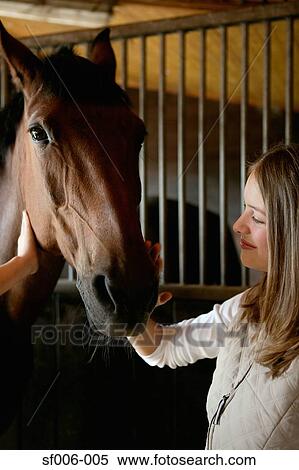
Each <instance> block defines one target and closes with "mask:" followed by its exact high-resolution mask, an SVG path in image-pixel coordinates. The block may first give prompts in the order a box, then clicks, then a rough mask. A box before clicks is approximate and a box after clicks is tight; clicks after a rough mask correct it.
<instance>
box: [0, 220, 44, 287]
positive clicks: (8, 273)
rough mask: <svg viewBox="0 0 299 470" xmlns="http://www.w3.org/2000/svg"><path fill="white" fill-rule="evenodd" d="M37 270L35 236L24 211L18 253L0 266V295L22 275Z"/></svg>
mask: <svg viewBox="0 0 299 470" xmlns="http://www.w3.org/2000/svg"><path fill="white" fill-rule="evenodd" d="M37 270H38V254H37V248H36V242H35V237H34V234H33V231H32V228H31V224H30V221H29V217H28V215H27V213H26V212H25V211H24V212H23V216H22V226H21V233H20V236H19V239H18V253H17V256H15V257H14V258H12V259H11V260H10V261H8V262H7V263H5V264H3V265H1V266H0V295H2V294H4V292H6V291H8V290H9V289H11V288H12V287H13V286H14V285H15V284H17V283H18V282H19V281H21V280H22V279H23V278H24V277H26V276H29V275H30V274H34V273H35V272H36V271H37Z"/></svg>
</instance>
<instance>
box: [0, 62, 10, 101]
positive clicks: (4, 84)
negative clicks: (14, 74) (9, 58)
mask: <svg viewBox="0 0 299 470" xmlns="http://www.w3.org/2000/svg"><path fill="white" fill-rule="evenodd" d="M9 83H10V78H9V72H8V66H7V64H6V62H5V60H4V59H3V58H2V59H1V108H3V107H4V106H5V105H7V103H8V101H9Z"/></svg>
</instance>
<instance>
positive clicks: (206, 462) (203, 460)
mask: <svg viewBox="0 0 299 470" xmlns="http://www.w3.org/2000/svg"><path fill="white" fill-rule="evenodd" d="M42 464H43V465H44V466H48V465H49V466H51V468H53V467H55V466H64V467H67V466H68V465H70V466H77V465H78V466H80V468H82V465H83V466H84V467H85V466H90V465H92V466H103V467H106V468H107V469H110V468H113V469H115V468H117V467H119V468H131V467H136V468H140V467H148V466H151V467H156V468H160V467H163V466H165V467H167V466H178V467H186V466H190V467H191V466H192V467H194V466H238V467H243V466H255V465H256V458H255V457H253V456H236V455H235V456H222V455H219V454H218V453H216V454H214V455H194V454H193V455H173V454H169V453H168V454H165V453H164V454H162V453H161V454H159V453H154V452H153V453H152V454H151V455H148V456H145V455H128V454H127V455H119V454H118V455H117V454H116V453H115V452H109V453H107V454H106V453H105V454H99V453H94V454H88V453H86V454H83V455H81V454H79V453H74V454H67V453H55V454H54V453H52V454H50V455H48V456H44V457H43V458H42Z"/></svg>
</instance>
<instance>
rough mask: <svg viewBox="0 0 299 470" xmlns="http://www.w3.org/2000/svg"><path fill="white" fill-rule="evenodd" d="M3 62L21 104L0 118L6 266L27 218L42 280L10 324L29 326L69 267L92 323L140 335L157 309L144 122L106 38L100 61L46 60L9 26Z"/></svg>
mask: <svg viewBox="0 0 299 470" xmlns="http://www.w3.org/2000/svg"><path fill="white" fill-rule="evenodd" d="M0 31H1V41H0V50H2V53H3V55H4V58H5V60H6V62H7V64H8V66H9V69H10V73H11V75H12V77H13V80H14V82H15V84H16V85H17V87H18V88H19V89H21V93H19V94H17V95H16V97H15V98H14V100H13V103H12V104H11V105H10V106H9V107H8V108H6V109H5V110H4V111H2V115H1V118H0V126H1V128H0V132H1V134H0V138H1V154H2V157H1V164H0V232H1V243H0V263H3V262H5V261H7V260H8V259H9V258H10V257H12V256H14V255H15V253H16V244H17V237H18V232H19V228H20V223H21V211H22V209H26V210H27V211H28V213H29V216H30V220H31V223H32V226H33V229H34V232H35V234H36V238H37V241H38V244H39V247H40V268H39V271H38V272H37V273H36V274H35V275H34V276H30V277H28V278H27V279H25V280H24V281H23V282H21V283H20V284H19V285H17V286H16V287H14V288H13V289H11V291H9V292H8V293H7V294H6V295H5V296H3V298H2V303H1V306H2V312H1V314H2V315H3V310H4V312H6V314H7V316H8V317H10V318H13V319H14V320H16V321H18V322H21V323H25V324H30V323H31V322H33V321H34V319H35V318H36V315H37V314H38V313H39V312H40V308H41V305H42V304H44V303H45V301H46V299H47V298H48V296H49V294H50V293H51V292H52V291H53V289H54V286H55V284H56V282H57V279H58V277H59V274H60V272H61V269H62V267H63V263H64V260H67V262H68V263H70V264H71V266H73V267H74V268H75V269H76V271H77V275H78V288H79V290H80V293H81V296H82V298H83V300H84V303H85V307H86V310H87V315H88V318H89V320H90V321H91V323H92V324H93V325H94V326H95V327H96V328H97V329H98V330H100V331H101V332H103V333H105V334H108V335H117V336H121V335H125V334H132V333H133V334H136V332H137V331H140V329H141V328H142V326H140V327H139V329H138V328H136V325H142V324H143V323H144V321H145V320H146V318H147V316H148V315H149V312H150V311H151V310H152V309H153V307H154V305H155V302H156V300H157V285H158V279H157V274H156V272H155V268H154V264H153V262H152V260H151V258H150V256H149V255H148V253H147V251H146V249H145V246H144V240H143V237H142V233H141V229H140V224H139V218H138V205H139V202H140V197H141V187H140V180H139V172H138V163H139V162H138V155H139V151H140V148H141V145H142V142H143V139H144V135H145V128H144V124H143V122H142V121H141V120H140V119H139V118H138V117H137V116H136V115H135V114H134V112H133V111H132V110H131V109H130V106H129V103H128V99H127V97H126V95H125V93H124V91H123V90H121V89H120V87H118V86H117V84H116V83H115V66H116V62H115V56H114V53H113V50H112V47H111V44H110V40H109V30H107V29H106V30H105V31H103V32H102V33H100V34H99V35H98V36H97V38H96V39H95V41H94V44H93V48H92V54H91V61H89V60H88V59H85V58H83V57H79V56H77V55H75V54H74V53H73V52H72V51H70V50H68V49H66V48H64V49H61V50H60V51H59V52H57V53H56V54H54V55H52V56H50V57H48V58H45V59H43V60H41V59H39V58H38V57H37V56H35V55H34V54H33V53H32V52H31V51H30V50H29V49H28V48H27V47H25V46H24V45H23V44H22V43H21V42H19V41H18V40H16V39H15V38H13V37H12V36H11V35H10V34H8V32H7V31H6V30H5V29H4V27H3V26H2V25H1V27H0Z"/></svg>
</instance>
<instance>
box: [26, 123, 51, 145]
mask: <svg viewBox="0 0 299 470" xmlns="http://www.w3.org/2000/svg"><path fill="white" fill-rule="evenodd" d="M29 132H30V134H31V137H32V140H33V142H45V141H48V140H49V138H48V134H47V133H46V131H45V129H43V128H42V127H41V126H33V127H31V128H30V129H29Z"/></svg>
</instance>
